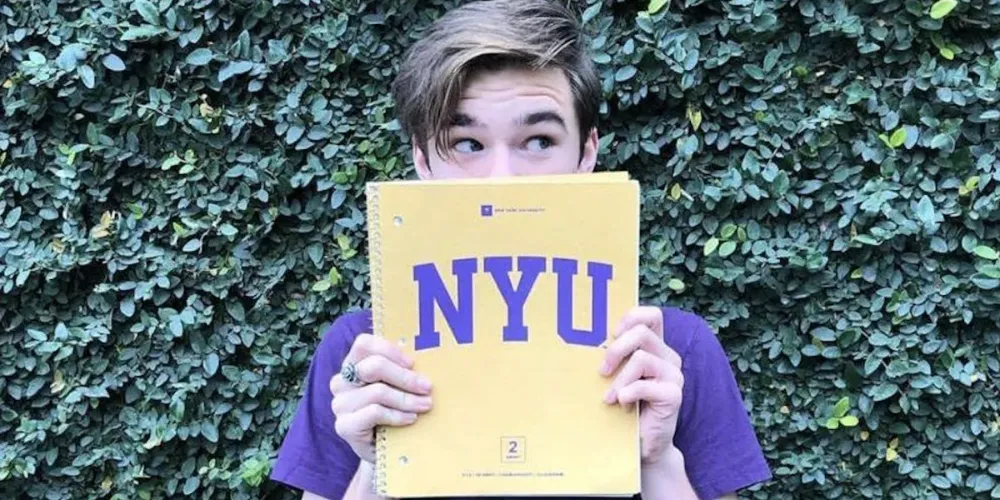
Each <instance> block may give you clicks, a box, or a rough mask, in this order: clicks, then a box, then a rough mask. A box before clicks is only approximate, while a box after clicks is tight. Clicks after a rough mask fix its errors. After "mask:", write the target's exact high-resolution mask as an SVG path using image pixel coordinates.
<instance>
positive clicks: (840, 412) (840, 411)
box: [833, 397, 851, 418]
mask: <svg viewBox="0 0 1000 500" xmlns="http://www.w3.org/2000/svg"><path fill="white" fill-rule="evenodd" d="M850 404H851V401H850V399H848V398H846V397H843V398H840V401H837V404H836V405H835V406H834V407H833V416H834V417H837V418H840V417H843V416H844V415H846V414H847V410H848V409H849V408H850Z"/></svg>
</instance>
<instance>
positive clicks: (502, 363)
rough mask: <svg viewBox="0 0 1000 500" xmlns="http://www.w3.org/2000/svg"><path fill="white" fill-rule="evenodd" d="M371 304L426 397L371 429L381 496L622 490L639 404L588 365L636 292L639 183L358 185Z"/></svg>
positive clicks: (592, 177)
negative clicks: (615, 394) (628, 402)
mask: <svg viewBox="0 0 1000 500" xmlns="http://www.w3.org/2000/svg"><path fill="white" fill-rule="evenodd" d="M367 197H368V199H367V203H368V231H369V245H370V248H369V262H370V271H371V288H372V290H371V292H372V312H373V323H374V325H373V326H374V330H375V333H376V334H377V335H381V336H384V337H385V338H387V339H390V340H391V341H393V342H397V343H398V344H399V345H400V346H401V347H402V349H403V351H404V352H406V353H407V355H408V356H410V357H411V358H413V359H414V360H415V367H414V369H415V370H417V371H419V372H421V373H423V374H425V375H427V376H428V378H430V380H431V382H432V384H433V386H434V387H433V389H432V395H431V397H432V400H433V408H432V409H431V410H430V411H429V412H427V413H425V414H422V415H420V416H419V417H418V419H417V422H416V423H414V424H412V425H410V426H407V427H381V428H379V429H378V430H377V433H376V436H377V438H376V451H377V454H376V467H375V470H376V477H375V487H376V490H377V491H378V493H379V494H380V495H383V496H388V497H435V496H507V495H509V496H532V495H539V496H558V495H576V496H590V495H593V496H630V495H633V494H635V493H638V492H639V490H640V476H639V470H640V449H639V426H638V413H637V409H636V408H634V407H632V408H622V407H621V406H618V405H607V404H605V403H604V402H603V401H602V398H603V396H604V393H605V391H606V390H607V388H608V386H609V384H610V381H611V378H605V377H602V376H601V375H600V374H599V372H598V370H599V368H600V366H601V361H602V359H603V356H604V352H605V350H604V348H603V347H604V346H606V345H607V343H608V340H609V339H610V336H611V334H613V333H614V327H615V325H616V324H617V322H618V321H619V319H620V318H621V317H622V315H623V314H624V313H625V312H626V311H628V309H629V308H630V307H632V306H634V305H636V304H637V302H638V288H639V286H638V245H639V203H640V202H639V185H638V183H637V182H636V181H633V180H630V179H628V177H627V175H625V174H623V173H600V174H598V173H594V174H579V175H577V174H573V175H561V176H528V177H519V178H506V179H488V180H464V179H463V180H452V181H395V182H375V183H369V184H368V186H367Z"/></svg>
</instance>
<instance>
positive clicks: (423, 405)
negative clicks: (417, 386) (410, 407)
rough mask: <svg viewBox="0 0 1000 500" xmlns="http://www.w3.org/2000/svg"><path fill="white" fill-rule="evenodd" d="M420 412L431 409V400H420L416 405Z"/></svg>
mask: <svg viewBox="0 0 1000 500" xmlns="http://www.w3.org/2000/svg"><path fill="white" fill-rule="evenodd" d="M417 406H418V407H419V408H420V409H421V410H423V411H426V410H430V409H431V398H429V397H428V398H420V404H418V405H417Z"/></svg>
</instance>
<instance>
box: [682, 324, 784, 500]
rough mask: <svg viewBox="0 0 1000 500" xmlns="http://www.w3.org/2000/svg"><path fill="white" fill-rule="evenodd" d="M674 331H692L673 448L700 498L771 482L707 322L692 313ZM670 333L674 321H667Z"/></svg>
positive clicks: (722, 353) (685, 354)
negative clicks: (680, 457)
mask: <svg viewBox="0 0 1000 500" xmlns="http://www.w3.org/2000/svg"><path fill="white" fill-rule="evenodd" d="M665 314H671V315H673V316H675V317H676V316H678V315H681V316H682V320H680V321H677V322H676V323H674V324H676V325H677V326H676V327H675V328H683V329H685V330H688V333H686V334H685V336H687V337H688V338H687V339H686V340H687V341H688V342H687V346H686V349H685V350H684V352H683V353H679V354H681V357H682V359H683V367H682V372H683V374H684V388H683V391H682V393H683V399H682V403H681V411H680V415H679V416H678V420H677V431H676V434H675V435H674V444H675V446H677V448H678V449H679V450H681V452H682V453H683V454H684V459H685V466H686V467H687V474H688V479H689V480H690V481H691V484H692V486H693V487H694V489H695V492H696V493H697V494H698V497H699V498H703V499H705V500H711V499H714V498H719V497H720V496H722V495H725V494H727V493H732V492H736V491H739V490H740V489H743V488H746V487H748V486H752V485H753V484H755V483H760V482H764V481H768V480H770V479H771V471H770V468H769V467H768V464H767V461H766V459H765V457H764V453H763V452H762V451H761V447H760V443H759V442H758V441H757V436H756V435H755V433H754V429H753V426H752V424H751V422H750V418H749V415H748V412H747V409H746V408H745V407H744V404H743V398H742V395H741V393H740V389H739V387H738V385H737V382H736V378H735V376H734V375H733V371H732V367H731V366H730V364H729V359H728V357H727V356H726V353H725V351H724V350H723V348H722V345H721V344H720V342H719V340H718V338H717V337H716V335H715V333H714V332H713V331H712V330H711V328H710V327H709V325H708V323H706V322H705V321H704V320H703V319H701V318H700V317H699V316H697V315H695V314H693V313H686V312H677V311H672V312H670V313H666V312H665ZM664 323H665V325H666V328H671V322H670V321H665V322H664Z"/></svg>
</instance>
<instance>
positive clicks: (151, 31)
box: [121, 24, 167, 42]
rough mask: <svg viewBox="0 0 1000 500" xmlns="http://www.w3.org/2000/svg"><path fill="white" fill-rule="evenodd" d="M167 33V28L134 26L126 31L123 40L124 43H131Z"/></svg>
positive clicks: (146, 25) (145, 25)
mask: <svg viewBox="0 0 1000 500" xmlns="http://www.w3.org/2000/svg"><path fill="white" fill-rule="evenodd" d="M166 32H167V30H166V29H165V28H161V27H159V26H151V25H148V24H144V25H142V26H133V27H131V28H129V29H127V30H125V32H124V33H122V36H121V39H122V41H123V42H131V41H132V40H140V39H144V38H153V37H156V36H159V35H162V34H164V33H166Z"/></svg>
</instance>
